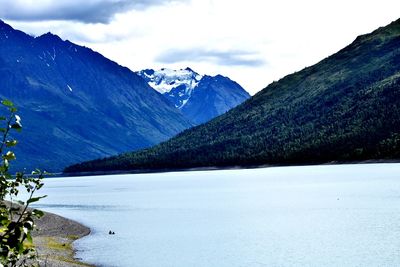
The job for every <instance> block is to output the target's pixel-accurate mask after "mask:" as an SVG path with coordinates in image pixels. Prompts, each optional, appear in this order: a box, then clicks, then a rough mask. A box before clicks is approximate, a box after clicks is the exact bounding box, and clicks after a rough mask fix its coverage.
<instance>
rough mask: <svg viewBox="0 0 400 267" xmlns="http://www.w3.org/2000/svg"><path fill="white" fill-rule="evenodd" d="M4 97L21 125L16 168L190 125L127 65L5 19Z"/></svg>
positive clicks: (82, 156)
mask: <svg viewBox="0 0 400 267" xmlns="http://www.w3.org/2000/svg"><path fill="white" fill-rule="evenodd" d="M4 98H6V99H10V100H11V101H13V102H14V103H15V104H16V106H17V107H18V110H19V113H18V115H21V118H22V123H23V126H24V129H23V134H22V135H18V136H17V137H16V138H17V140H18V141H19V144H20V145H18V146H17V147H16V149H15V152H16V154H17V157H18V159H19V160H18V161H17V162H16V164H20V165H18V166H16V165H13V166H15V167H16V169H17V170H22V168H23V167H26V168H27V170H31V169H35V168H40V169H45V170H48V171H60V170H62V169H63V168H64V167H65V166H67V165H69V164H72V163H76V162H80V161H83V160H89V159H93V158H99V157H105V156H110V155H116V154H119V153H122V152H125V151H129V150H137V149H141V148H144V147H149V146H152V145H154V144H158V143H159V142H162V141H165V140H167V139H168V138H170V137H172V136H174V135H176V134H177V133H179V132H181V131H182V130H184V129H187V128H189V127H191V126H193V124H192V123H190V122H189V121H188V120H187V119H186V118H185V117H184V116H183V115H182V114H181V112H180V111H179V110H177V109H176V108H174V107H173V106H171V104H170V103H169V101H167V100H166V99H165V98H164V97H163V96H161V95H160V94H158V93H157V92H155V91H154V90H152V89H151V88H150V87H149V85H148V84H147V83H146V82H145V81H144V80H143V79H142V78H141V77H139V76H138V75H136V74H135V73H134V72H132V71H131V70H129V69H128V68H125V67H122V66H120V65H118V64H117V63H115V62H113V61H111V60H109V59H107V58H105V57H104V56H102V55H101V54H99V53H97V52H95V51H93V50H91V49H89V48H86V47H82V46H79V45H76V44H74V43H72V42H69V41H64V40H62V39H61V38H60V37H58V36H57V35H53V34H51V33H47V34H44V35H41V36H39V37H36V38H35V37H32V36H29V35H27V34H25V33H23V32H21V31H18V30H15V29H13V28H12V27H11V26H10V25H8V24H6V23H4V22H3V21H1V20H0V99H4ZM0 115H5V113H3V110H0ZM1 127H3V126H1Z"/></svg>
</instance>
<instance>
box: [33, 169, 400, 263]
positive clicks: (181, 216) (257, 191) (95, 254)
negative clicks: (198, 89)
mask: <svg viewBox="0 0 400 267" xmlns="http://www.w3.org/2000/svg"><path fill="white" fill-rule="evenodd" d="M41 193H42V194H48V197H47V198H45V199H43V200H41V201H40V204H39V205H38V207H39V208H42V209H43V210H46V211H49V212H53V213H57V214H59V215H62V216H65V217H68V218H71V219H74V220H76V221H78V222H81V223H83V224H85V225H87V226H88V227H90V228H91V229H92V233H91V234H90V235H89V236H87V237H85V238H83V239H81V240H79V241H77V242H75V246H76V248H77V249H78V250H79V251H78V253H77V257H79V258H82V259H83V260H84V261H86V262H89V263H94V264H98V265H101V266H138V267H166V266H171V267H172V266H173V267H188V266H191V267H194V266H202V267H225V266H226V267H228V266H229V267H239V266H241V267H251V266H256V267H258V266H400V164H359V165H324V166H306V167H276V168H263V169H249V170H220V171H194V172H174V173H157V174H134V175H111V176H93V177H73V178H50V179H46V180H45V187H44V188H43V189H42V190H41ZM109 230H112V231H114V232H115V235H109V234H108V231H109Z"/></svg>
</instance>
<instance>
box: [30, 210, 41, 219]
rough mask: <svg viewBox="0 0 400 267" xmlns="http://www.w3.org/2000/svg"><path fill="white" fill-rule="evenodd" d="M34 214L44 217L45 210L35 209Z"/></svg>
mask: <svg viewBox="0 0 400 267" xmlns="http://www.w3.org/2000/svg"><path fill="white" fill-rule="evenodd" d="M32 215H35V216H36V217H38V218H40V217H43V215H44V212H43V211H41V210H33V211H32Z"/></svg>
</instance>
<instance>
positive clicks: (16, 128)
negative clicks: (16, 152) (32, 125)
mask: <svg viewBox="0 0 400 267" xmlns="http://www.w3.org/2000/svg"><path fill="white" fill-rule="evenodd" d="M11 128H12V129H15V130H18V131H20V130H21V129H22V125H21V123H17V122H16V123H14V124H13V125H11Z"/></svg>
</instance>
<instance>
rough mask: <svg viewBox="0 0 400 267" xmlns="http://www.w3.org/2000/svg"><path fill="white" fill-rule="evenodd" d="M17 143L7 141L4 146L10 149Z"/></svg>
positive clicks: (15, 141)
mask: <svg viewBox="0 0 400 267" xmlns="http://www.w3.org/2000/svg"><path fill="white" fill-rule="evenodd" d="M17 143H18V141H17V140H9V141H6V146H7V147H12V146H15V145H16V144H17Z"/></svg>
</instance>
